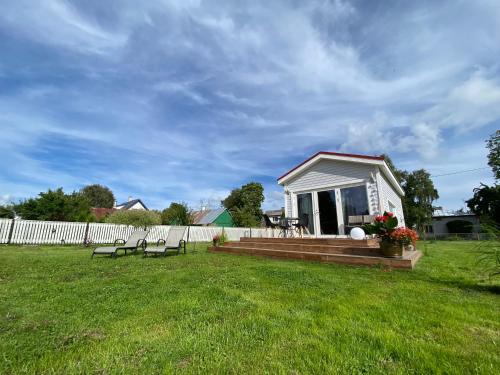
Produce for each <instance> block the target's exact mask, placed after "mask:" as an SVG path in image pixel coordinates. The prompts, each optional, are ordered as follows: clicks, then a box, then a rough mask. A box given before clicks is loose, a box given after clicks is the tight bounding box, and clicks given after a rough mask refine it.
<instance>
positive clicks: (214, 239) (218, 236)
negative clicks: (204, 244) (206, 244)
mask: <svg viewBox="0 0 500 375" xmlns="http://www.w3.org/2000/svg"><path fill="white" fill-rule="evenodd" d="M212 242H213V244H214V246H218V245H219V243H220V234H216V235H215V236H214V237H213V238H212Z"/></svg>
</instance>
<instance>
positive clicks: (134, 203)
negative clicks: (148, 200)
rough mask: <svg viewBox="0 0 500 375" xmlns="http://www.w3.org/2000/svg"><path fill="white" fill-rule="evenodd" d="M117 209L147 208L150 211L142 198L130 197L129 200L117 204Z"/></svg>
mask: <svg viewBox="0 0 500 375" xmlns="http://www.w3.org/2000/svg"><path fill="white" fill-rule="evenodd" d="M114 208H115V209H117V210H145V211H149V209H148V208H147V207H146V205H145V204H144V203H142V201H141V200H140V199H132V197H129V198H128V201H127V202H124V203H120V204H117V205H116V206H115V207H114Z"/></svg>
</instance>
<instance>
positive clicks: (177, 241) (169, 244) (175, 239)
mask: <svg viewBox="0 0 500 375" xmlns="http://www.w3.org/2000/svg"><path fill="white" fill-rule="evenodd" d="M186 228H187V227H171V228H170V230H169V231H168V234H167V238H166V239H165V240H163V239H159V240H158V241H157V242H156V246H147V247H146V248H145V249H144V256H147V255H148V254H162V255H163V256H167V250H177V254H179V252H180V251H181V248H183V249H184V254H186V241H184V239H183V238H184V233H185V232H186Z"/></svg>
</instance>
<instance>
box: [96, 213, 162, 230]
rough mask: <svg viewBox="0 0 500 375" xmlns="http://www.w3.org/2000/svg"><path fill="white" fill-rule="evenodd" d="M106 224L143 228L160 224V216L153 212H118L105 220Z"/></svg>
mask: <svg viewBox="0 0 500 375" xmlns="http://www.w3.org/2000/svg"><path fill="white" fill-rule="evenodd" d="M105 221H106V223H113V224H125V225H132V226H134V227H140V228H145V227H149V226H152V225H159V224H161V215H160V214H159V213H158V212H155V211H145V210H118V211H115V212H113V213H112V214H111V215H109V216H108V217H107V218H106V220H105Z"/></svg>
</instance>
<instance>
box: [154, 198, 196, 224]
mask: <svg viewBox="0 0 500 375" xmlns="http://www.w3.org/2000/svg"><path fill="white" fill-rule="evenodd" d="M161 222H162V224H166V225H191V224H192V223H193V218H192V216H191V212H190V211H189V208H188V207H187V204H186V203H175V202H172V203H171V204H170V206H169V207H168V208H165V209H164V210H163V212H162V213H161Z"/></svg>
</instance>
